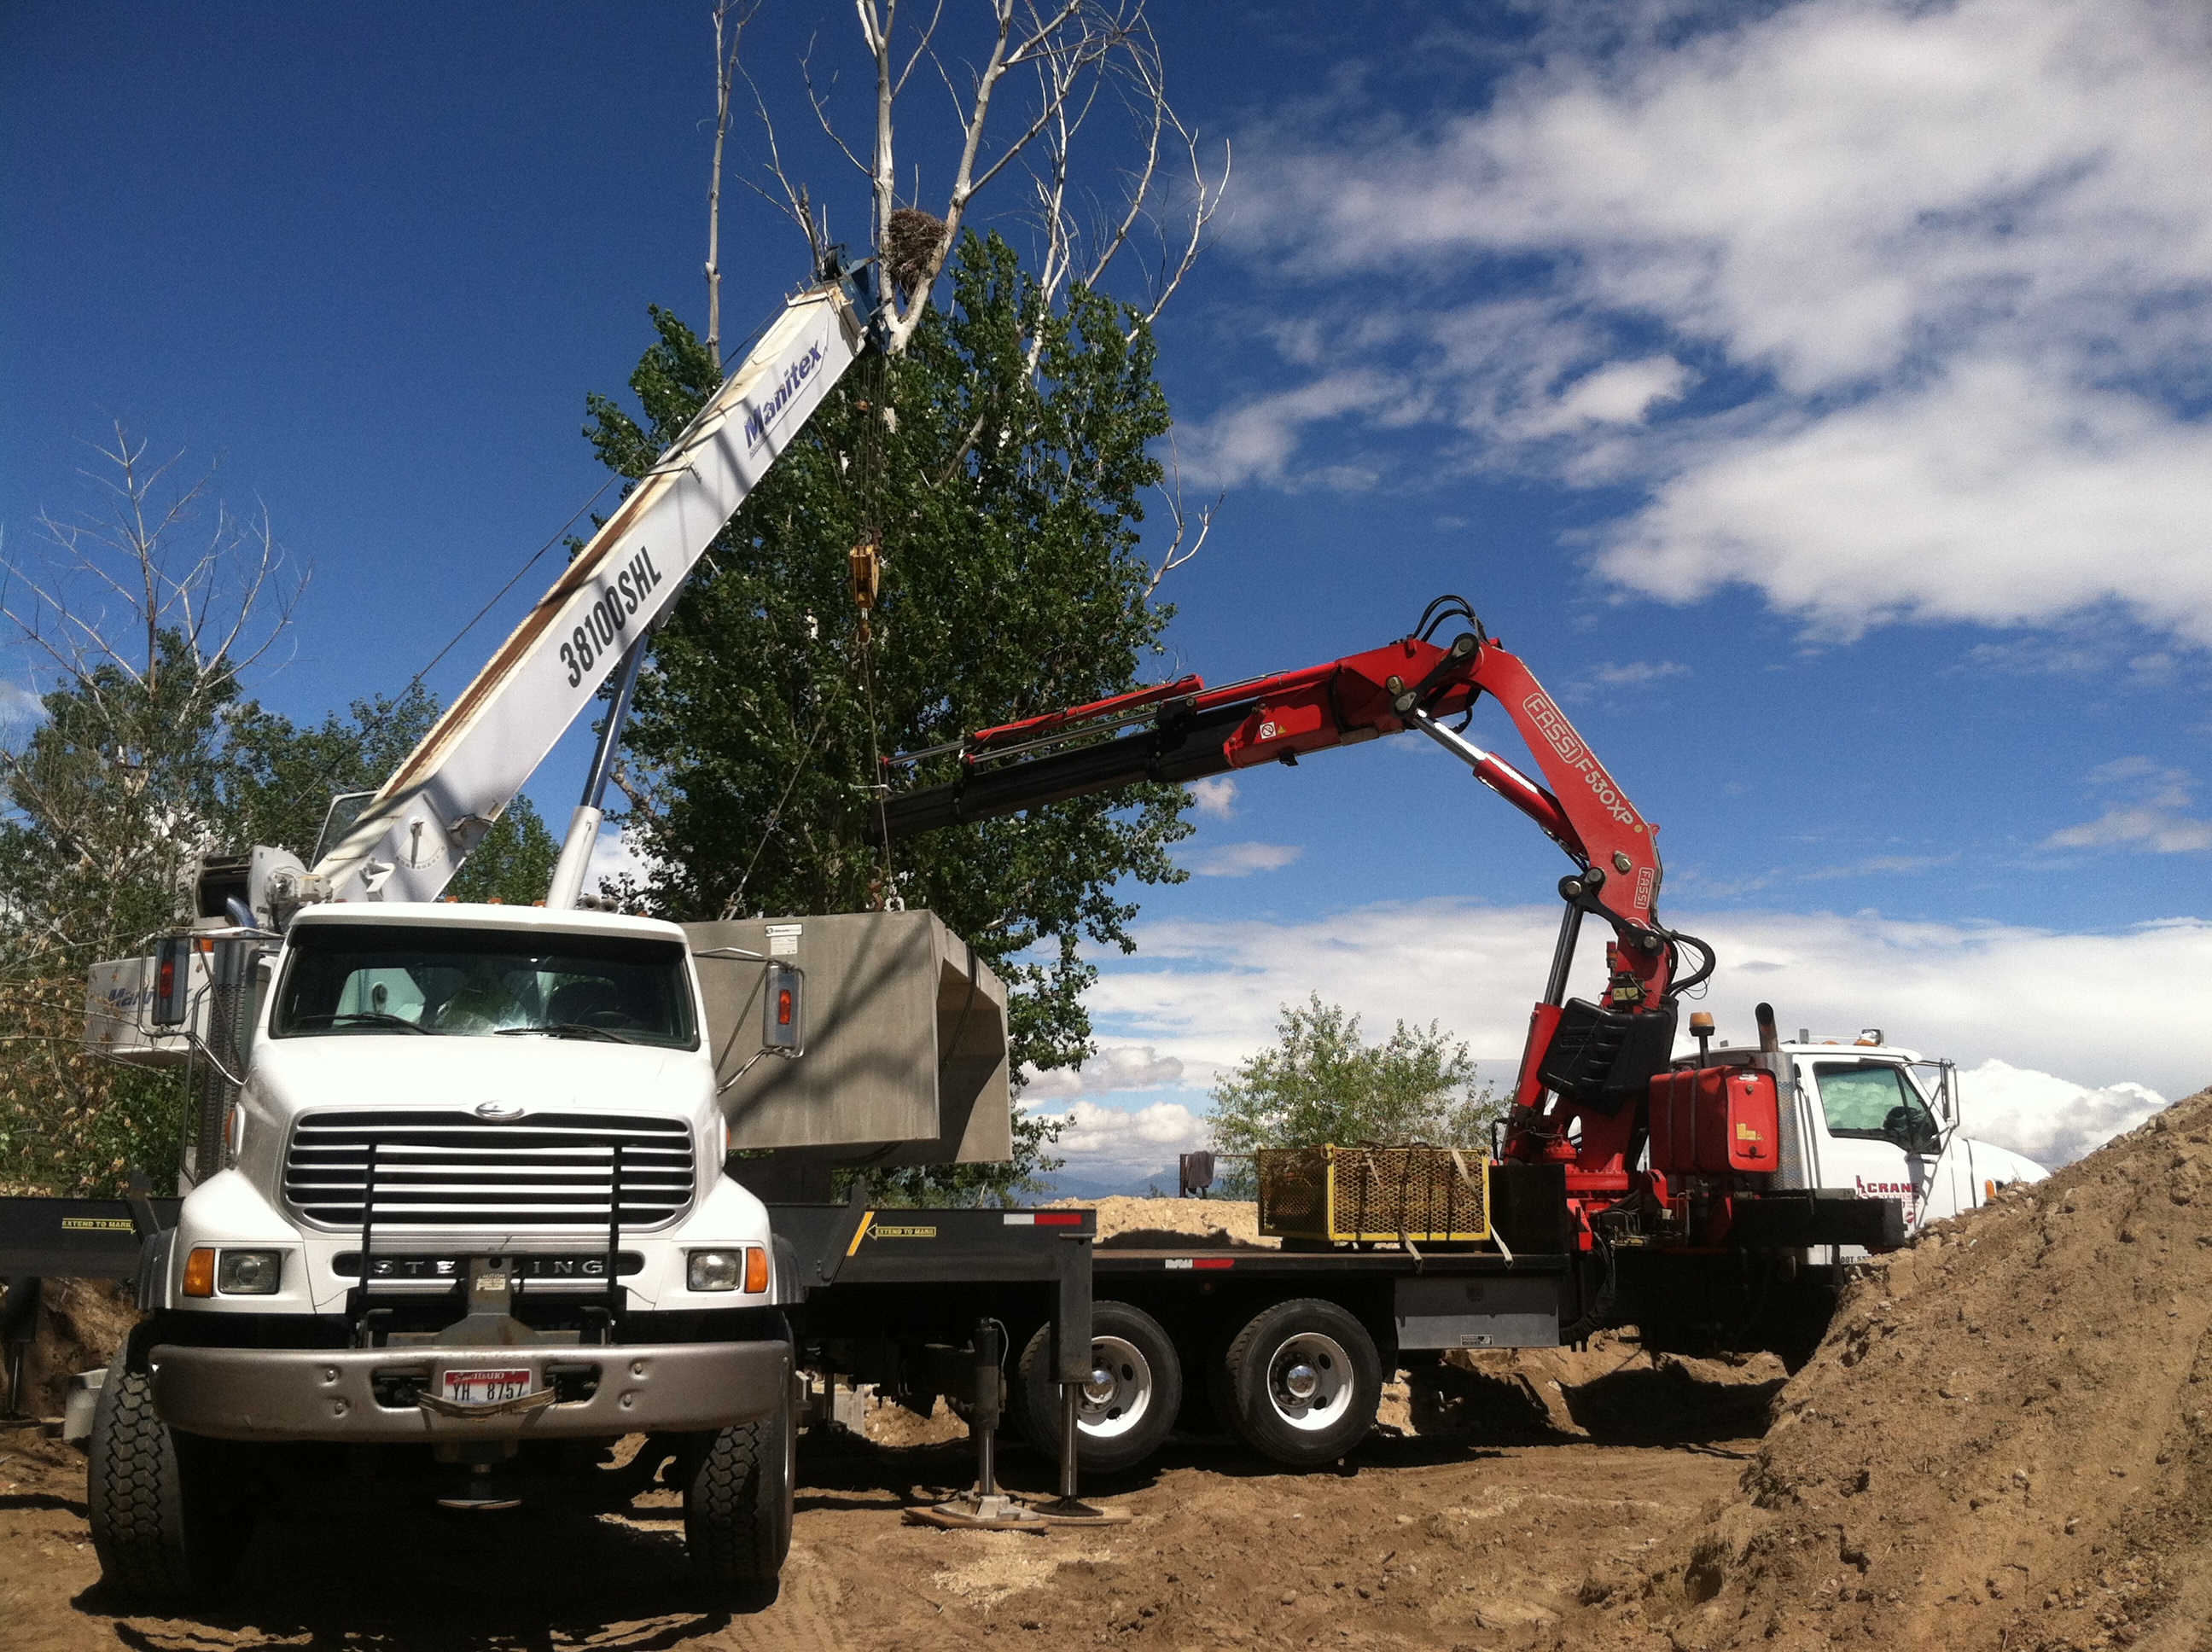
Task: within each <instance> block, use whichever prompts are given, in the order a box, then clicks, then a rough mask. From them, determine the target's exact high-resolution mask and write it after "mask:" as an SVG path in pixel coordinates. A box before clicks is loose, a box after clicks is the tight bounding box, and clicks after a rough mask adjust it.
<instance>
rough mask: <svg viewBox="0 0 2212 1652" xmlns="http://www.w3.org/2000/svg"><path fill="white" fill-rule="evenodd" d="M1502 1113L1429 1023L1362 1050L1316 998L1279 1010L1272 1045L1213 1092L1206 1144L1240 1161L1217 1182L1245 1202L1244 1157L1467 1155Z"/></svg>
mask: <svg viewBox="0 0 2212 1652" xmlns="http://www.w3.org/2000/svg"><path fill="white" fill-rule="evenodd" d="M1500 1112H1501V1108H1500V1105H1499V1103H1498V1099H1497V1096H1496V1095H1495V1094H1494V1093H1493V1092H1492V1090H1491V1089H1490V1087H1489V1086H1488V1085H1480V1086H1478V1085H1477V1084H1476V1083H1475V1076H1474V1060H1473V1059H1472V1058H1471V1057H1469V1055H1468V1049H1467V1046H1466V1045H1465V1044H1462V1043H1458V1042H1455V1041H1454V1040H1453V1038H1452V1036H1451V1035H1450V1034H1449V1033H1448V1032H1446V1031H1444V1030H1443V1029H1442V1028H1441V1027H1440V1026H1438V1025H1437V1023H1435V1022H1433V1021H1432V1022H1431V1023H1429V1025H1428V1027H1427V1029H1425V1030H1424V1029H1421V1028H1419V1027H1408V1026H1407V1024H1406V1023H1404V1022H1402V1021H1401V1022H1400V1023H1398V1025H1397V1029H1396V1030H1395V1031H1394V1032H1393V1033H1392V1034H1391V1035H1390V1036H1389V1038H1387V1039H1386V1040H1384V1041H1383V1042H1382V1043H1380V1044H1370V1043H1368V1042H1365V1041H1364V1039H1362V1038H1361V1037H1360V1036H1359V1017H1358V1016H1356V1015H1352V1014H1351V1013H1349V1012H1348V1011H1346V1010H1345V1009H1343V1008H1342V1007H1341V1006H1340V1005H1334V1004H1324V1003H1322V1001H1321V995H1320V994H1319V993H1315V994H1314V995H1313V996H1312V997H1311V998H1310V999H1308V1000H1307V1002H1306V1005H1305V1006H1304V1008H1303V1009H1300V1008H1297V1007H1295V1006H1293V1005H1287V1004H1286V1005H1284V1006H1283V1013H1282V1018H1281V1020H1280V1021H1279V1022H1278V1023H1276V1027H1275V1043H1274V1047H1273V1048H1271V1049H1265V1050H1261V1052H1260V1053H1259V1054H1256V1055H1254V1056H1252V1057H1251V1058H1250V1059H1249V1060H1246V1061H1243V1062H1242V1063H1240V1064H1239V1065H1238V1066H1237V1069H1236V1071H1235V1072H1233V1073H1232V1074H1231V1075H1230V1076H1229V1077H1227V1078H1223V1079H1221V1080H1220V1081H1219V1082H1218V1083H1217V1084H1215V1085H1214V1087H1213V1114H1212V1127H1213V1145H1214V1150H1215V1151H1217V1152H1220V1153H1230V1154H1237V1155H1239V1156H1240V1157H1237V1158H1236V1159H1232V1160H1231V1163H1229V1164H1228V1165H1227V1166H1225V1172H1226V1174H1225V1178H1224V1180H1225V1182H1226V1184H1227V1186H1228V1187H1229V1188H1230V1190H1231V1191H1232V1192H1235V1193H1240V1194H1243V1195H1249V1193H1251V1191H1252V1189H1253V1187H1255V1185H1256V1184H1255V1178H1254V1175H1253V1172H1252V1166H1251V1163H1250V1161H1249V1159H1248V1158H1245V1157H1241V1156H1243V1155H1247V1154H1251V1153H1256V1152H1259V1151H1261V1150H1263V1149H1266V1148H1270V1147H1320V1146H1325V1145H1338V1146H1351V1145H1357V1144H1359V1143H1363V1142H1380V1143H1386V1144H1398V1143H1405V1142H1416V1141H1419V1142H1429V1143H1432V1144H1434V1145H1438V1146H1449V1147H1474V1146H1479V1145H1482V1144H1483V1143H1485V1142H1486V1140H1487V1139H1488V1135H1489V1131H1490V1125H1491V1121H1492V1120H1493V1119H1496V1118H1497V1117H1498V1116H1499V1114H1500Z"/></svg>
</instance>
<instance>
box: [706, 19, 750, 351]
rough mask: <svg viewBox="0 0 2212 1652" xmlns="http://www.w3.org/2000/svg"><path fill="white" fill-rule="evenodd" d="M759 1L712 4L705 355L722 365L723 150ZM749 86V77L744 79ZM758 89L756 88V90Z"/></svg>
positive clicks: (728, 132) (728, 133)
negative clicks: (743, 48) (741, 49)
mask: <svg viewBox="0 0 2212 1652" xmlns="http://www.w3.org/2000/svg"><path fill="white" fill-rule="evenodd" d="M759 10H760V0H714V171H713V173H712V174H711V175H710V177H709V179H708V185H707V352H708V355H712V356H713V357H714V366H715V367H716V369H717V370H718V371H719V370H720V367H721V365H722V146H723V144H724V143H725V142H726V141H727V139H728V137H729V135H730V92H731V89H732V86H733V84H734V83H735V82H736V79H737V73H738V45H739V43H740V42H741V41H743V40H744V35H745V25H746V24H747V23H750V21H752V20H753V16H754V15H755V14H756V13H757V12H758V11H759ZM746 80H747V82H749V83H750V80H751V76H746ZM756 89H757V88H756Z"/></svg>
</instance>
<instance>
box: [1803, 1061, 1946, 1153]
mask: <svg viewBox="0 0 2212 1652" xmlns="http://www.w3.org/2000/svg"><path fill="white" fill-rule="evenodd" d="M1813 1074H1814V1079H1815V1080H1816V1081H1817V1083H1818V1084H1819V1085H1820V1108H1821V1111H1822V1112H1824V1113H1825V1114H1826V1115H1827V1120H1828V1133H1829V1134H1830V1135H1832V1136H1856V1137H1857V1138H1859V1139H1863V1140H1867V1141H1893V1142H1895V1143H1897V1144H1898V1145H1899V1146H1906V1145H1911V1148H1912V1151H1926V1149H1925V1148H1924V1147H1923V1145H1922V1144H1925V1143H1930V1142H1933V1141H1935V1140H1936V1139H1937V1135H1938V1132H1937V1130H1936V1119H1935V1115H1934V1114H1931V1113H1929V1110H1928V1103H1927V1102H1923V1101H1922V1100H1921V1099H1920V1092H1919V1091H1918V1090H1916V1089H1915V1088H1914V1087H1913V1084H1912V1081H1911V1079H1910V1078H1906V1077H1905V1074H1904V1072H1902V1071H1901V1070H1899V1068H1897V1067H1893V1066H1887V1065H1884V1064H1881V1063H1875V1062H1869V1063H1866V1064H1864V1065H1858V1064H1854V1065H1852V1066H1842V1065H1840V1064H1835V1063H1830V1062H1827V1061H1819V1062H1815V1063H1814V1066H1813Z"/></svg>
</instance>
